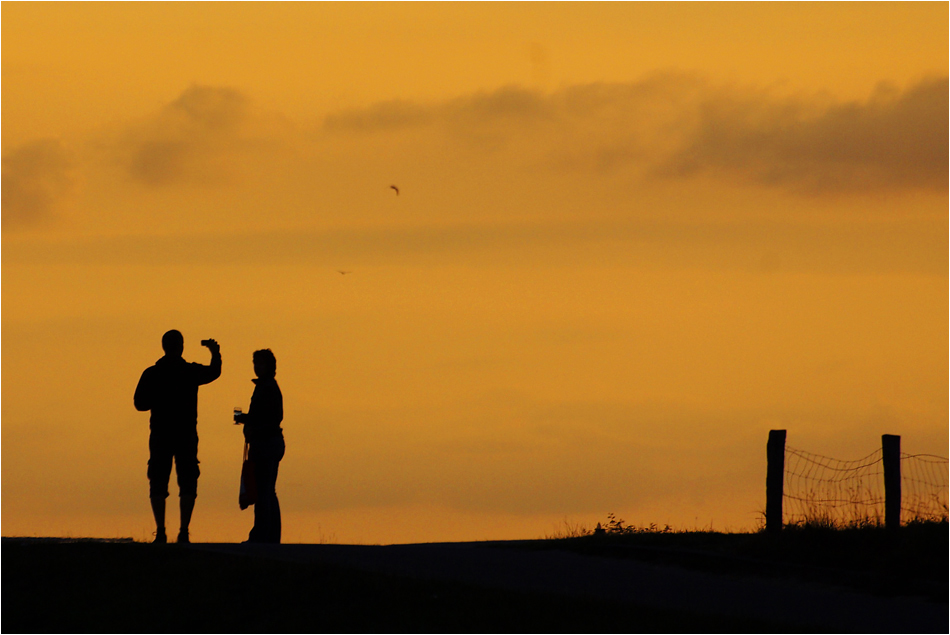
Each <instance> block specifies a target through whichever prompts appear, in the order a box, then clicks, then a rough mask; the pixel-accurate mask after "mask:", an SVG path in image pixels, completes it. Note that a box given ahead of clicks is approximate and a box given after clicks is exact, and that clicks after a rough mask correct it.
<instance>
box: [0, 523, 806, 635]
mask: <svg viewBox="0 0 950 635" xmlns="http://www.w3.org/2000/svg"><path fill="white" fill-rule="evenodd" d="M3 581H4V585H3V609H4V610H3V624H2V627H3V631H4V632H15V633H16V632H27V633H29V632H89V631H93V632H132V633H135V632H189V633H190V632H209V631H210V632H238V633H242V632H254V633H259V632H342V633H346V632H575V633H579V632H750V633H759V632H763V631H769V630H781V631H789V630H793V631H799V630H800V628H798V627H796V626H793V625H787V624H772V623H767V622H762V621H756V620H744V619H735V618H725V617H710V616H705V615H699V614H692V613H684V612H682V611H673V610H663V609H656V608H652V609H650V608H643V607H637V606H636V605H633V604H629V603H624V602H610V601H601V600H595V599H585V598H577V597H565V596H561V595H550V594H539V593H522V592H512V591H505V590H499V589H489V588H484V587H480V586H474V585H468V584H462V583H452V582H445V581H434V580H420V579H414V578H409V577H401V576H394V575H388V574H384V573H378V572H375V573H374V572H366V571H360V570H357V569H352V568H349V567H345V566H339V565H334V564H327V563H321V562H288V561H283V560H280V559H271V558H266V557H256V556H243V555H233V554H226V553H214V552H208V551H204V550H201V549H195V548H190V547H183V548H180V547H178V546H176V545H163V546H153V545H147V544H137V543H105V542H96V541H74V542H56V541H38V540H17V539H8V538H4V540H3Z"/></svg>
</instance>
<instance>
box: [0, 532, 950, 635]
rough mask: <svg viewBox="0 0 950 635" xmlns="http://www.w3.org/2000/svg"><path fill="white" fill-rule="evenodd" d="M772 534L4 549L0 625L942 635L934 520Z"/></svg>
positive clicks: (938, 536) (940, 562)
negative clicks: (896, 526) (893, 527)
mask: <svg viewBox="0 0 950 635" xmlns="http://www.w3.org/2000/svg"><path fill="white" fill-rule="evenodd" d="M922 530H923V531H922ZM773 538H774V537H770V536H765V535H764V534H757V535H753V534H743V535H738V534H714V533H708V534H702V533H694V534H664V533H660V534H634V535H622V536H609V535H608V536H601V537H597V536H589V537H583V538H579V539H567V540H542V541H517V542H500V543H499V542H496V543H456V544H424V545H390V546H358V545H237V544H194V545H188V546H182V547H179V546H177V545H161V546H158V545H154V546H153V545H147V544H136V543H132V542H125V543H121V542H119V543H116V542H113V543H107V542H102V541H62V540H58V541H57V540H29V539H8V538H4V539H3V555H4V556H6V557H5V558H4V560H3V563H4V565H3V572H4V574H5V575H4V582H5V583H6V584H5V585H4V586H3V608H4V609H5V611H4V613H3V618H4V619H3V625H2V626H3V630H4V631H5V632H36V631H41V632H57V631H69V632H77V631H96V632H114V631H123V632H165V631H168V632H194V631H198V632H205V631H216V632H221V631H224V632H275V631H281V632H299V631H307V632H325V631H334V632H436V631H437V632H755V633H759V632H809V631H817V632H947V628H948V625H950V624H948V622H950V620H948V611H947V591H946V589H947V582H946V581H947V527H946V524H945V523H943V524H940V525H935V526H931V527H923V528H920V527H918V528H913V529H912V528H908V531H906V532H903V531H902V533H901V534H886V533H881V532H863V533H859V534H851V533H847V532H832V533H827V532H817V533H815V532H805V533H802V532H798V533H796V532H789V533H788V534H783V536H781V537H780V538H779V539H777V540H773ZM895 538H896V539H895Z"/></svg>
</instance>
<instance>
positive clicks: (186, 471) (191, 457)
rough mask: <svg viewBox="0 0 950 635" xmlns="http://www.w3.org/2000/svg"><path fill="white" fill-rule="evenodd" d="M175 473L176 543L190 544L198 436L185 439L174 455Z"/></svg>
mask: <svg viewBox="0 0 950 635" xmlns="http://www.w3.org/2000/svg"><path fill="white" fill-rule="evenodd" d="M175 472H176V474H177V475H178V498H179V500H178V506H179V509H180V510H181V528H180V529H179V530H178V542H182V543H184V542H191V540H190V537H189V535H188V527H189V525H191V514H192V512H194V510H195V499H196V498H197V497H198V476H199V474H200V473H201V471H200V470H199V469H198V435H197V433H195V435H194V437H190V436H189V438H187V439H185V440H184V442H183V443H182V446H181V447H179V451H178V452H177V453H176V454H175Z"/></svg>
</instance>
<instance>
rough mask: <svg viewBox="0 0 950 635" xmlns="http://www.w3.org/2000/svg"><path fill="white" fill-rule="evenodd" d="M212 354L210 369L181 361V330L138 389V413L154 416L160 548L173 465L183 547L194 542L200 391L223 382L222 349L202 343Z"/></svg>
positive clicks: (153, 492) (152, 494)
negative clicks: (191, 530) (191, 536)
mask: <svg viewBox="0 0 950 635" xmlns="http://www.w3.org/2000/svg"><path fill="white" fill-rule="evenodd" d="M201 345H202V346H207V347H208V349H210V351H211V364H210V365H208V366H204V365H202V364H198V363H195V362H191V363H189V362H186V361H185V360H184V358H182V351H183V350H184V346H185V344H184V338H183V337H182V334H181V333H180V332H178V331H176V330H171V331H168V332H167V333H165V335H163V336H162V349H163V350H164V351H165V355H164V356H163V357H162V358H161V359H159V360H158V361H157V362H155V365H154V366H150V367H148V368H146V369H145V372H143V373H142V377H141V378H140V379H139V383H138V386H136V388H135V397H134V402H135V408H136V409H137V410H140V411H146V410H149V411H151V413H152V414H151V416H150V417H149V430H150V432H149V438H148V450H149V459H148V481H149V498H150V499H151V502H152V513H153V515H154V516H155V542H157V543H164V542H167V541H168V538H167V537H166V534H165V499H166V498H168V479H169V477H170V476H171V469H172V459H174V461H175V473H176V475H177V477H178V497H179V506H180V511H181V525H180V529H179V532H178V542H189V537H188V525H189V524H190V523H191V514H192V512H193V511H194V508H195V498H197V496H198V476H199V474H200V470H199V469H198V387H199V386H202V385H204V384H209V383H211V382H213V381H214V380H215V379H217V378H218V377H220V376H221V348H220V347H219V346H218V343H217V342H216V341H214V340H202V342H201Z"/></svg>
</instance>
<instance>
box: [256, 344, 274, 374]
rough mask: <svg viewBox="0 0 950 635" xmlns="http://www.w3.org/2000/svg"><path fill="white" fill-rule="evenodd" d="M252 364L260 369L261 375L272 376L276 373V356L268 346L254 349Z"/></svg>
mask: <svg viewBox="0 0 950 635" xmlns="http://www.w3.org/2000/svg"><path fill="white" fill-rule="evenodd" d="M254 365H255V366H257V367H258V370H260V371H261V376H264V377H273V376H274V375H276V374H277V358H276V357H274V354H273V353H272V352H271V350H270V349H269V348H264V349H261V350H259V351H254Z"/></svg>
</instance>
